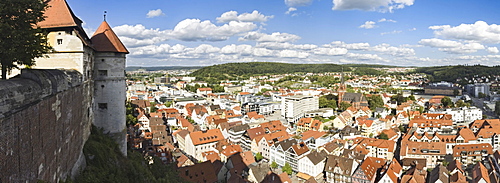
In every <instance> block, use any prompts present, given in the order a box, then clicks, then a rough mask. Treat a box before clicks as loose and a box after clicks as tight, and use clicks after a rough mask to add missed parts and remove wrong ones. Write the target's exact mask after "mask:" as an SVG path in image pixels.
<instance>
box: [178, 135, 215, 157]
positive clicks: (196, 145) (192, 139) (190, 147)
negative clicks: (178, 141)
mask: <svg viewBox="0 0 500 183" xmlns="http://www.w3.org/2000/svg"><path fill="white" fill-rule="evenodd" d="M220 140H224V136H223V135H222V133H221V131H220V130H219V129H211V130H205V131H197V132H191V133H189V134H188V135H187V136H186V139H185V148H184V151H185V152H186V153H187V154H188V155H191V156H192V157H194V158H196V159H202V156H201V153H203V152H207V151H215V150H216V149H215V145H216V144H217V142H218V141H220Z"/></svg>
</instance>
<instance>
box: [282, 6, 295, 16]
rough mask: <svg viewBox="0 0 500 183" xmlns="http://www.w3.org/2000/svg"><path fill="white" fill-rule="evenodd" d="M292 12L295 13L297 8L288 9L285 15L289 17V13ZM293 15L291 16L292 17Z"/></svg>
mask: <svg viewBox="0 0 500 183" xmlns="http://www.w3.org/2000/svg"><path fill="white" fill-rule="evenodd" d="M294 11H297V8H294V7H290V8H288V11H286V12H285V14H287V15H289V14H290V13H292V12H294ZM293 15H294V14H292V16H293Z"/></svg>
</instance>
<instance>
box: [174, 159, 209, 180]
mask: <svg viewBox="0 0 500 183" xmlns="http://www.w3.org/2000/svg"><path fill="white" fill-rule="evenodd" d="M215 170H216V168H214V164H212V163H211V162H210V161H205V162H203V163H198V164H194V165H192V166H185V167H181V168H179V170H178V171H177V172H178V173H179V177H181V178H183V179H184V180H186V181H189V182H199V183H202V182H217V180H218V179H217V174H216V173H217V172H216V171H215Z"/></svg>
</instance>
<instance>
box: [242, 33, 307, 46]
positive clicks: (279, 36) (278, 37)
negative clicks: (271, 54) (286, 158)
mask: <svg viewBox="0 0 500 183" xmlns="http://www.w3.org/2000/svg"><path fill="white" fill-rule="evenodd" d="M299 39H300V37H299V36H297V35H295V34H288V33H280V32H274V33H272V34H265V33H260V32H255V31H253V32H248V33H246V34H245V35H244V36H243V37H240V38H239V39H238V40H239V41H257V42H279V43H283V42H293V41H297V40H299Z"/></svg>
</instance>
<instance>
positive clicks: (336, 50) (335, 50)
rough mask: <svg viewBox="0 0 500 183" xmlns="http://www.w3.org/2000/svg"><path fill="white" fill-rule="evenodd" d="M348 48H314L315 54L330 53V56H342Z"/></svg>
mask: <svg viewBox="0 0 500 183" xmlns="http://www.w3.org/2000/svg"><path fill="white" fill-rule="evenodd" d="M347 52H348V50H347V49H345V48H317V49H315V50H314V54H318V55H328V56H340V55H345V54H347Z"/></svg>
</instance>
